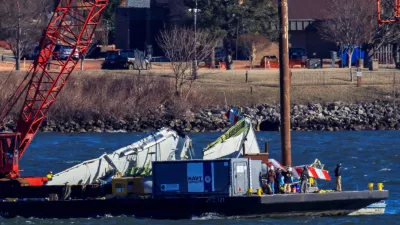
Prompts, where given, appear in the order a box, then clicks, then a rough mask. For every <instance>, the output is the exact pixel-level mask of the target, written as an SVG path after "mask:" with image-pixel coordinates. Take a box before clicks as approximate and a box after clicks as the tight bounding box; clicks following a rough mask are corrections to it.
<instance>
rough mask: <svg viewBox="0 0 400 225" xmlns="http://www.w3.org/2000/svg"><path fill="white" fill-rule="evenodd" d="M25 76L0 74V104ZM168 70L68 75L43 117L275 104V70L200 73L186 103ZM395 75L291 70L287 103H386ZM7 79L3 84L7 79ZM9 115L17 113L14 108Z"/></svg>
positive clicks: (179, 113)
mask: <svg viewBox="0 0 400 225" xmlns="http://www.w3.org/2000/svg"><path fill="white" fill-rule="evenodd" d="M24 74H25V72H13V73H10V72H9V71H2V72H0V105H1V106H3V105H4V103H5V100H6V98H7V97H8V96H10V95H11V94H12V93H13V92H14V90H15V89H16V87H17V85H18V82H19V80H20V79H21V78H22V77H23V75H24ZM169 74H170V72H169V71H162V70H160V71H152V72H150V73H146V72H142V74H140V75H139V74H138V72H137V71H94V70H92V71H77V72H75V73H73V74H72V77H71V78H70V80H69V81H68V83H67V85H66V86H65V87H64V89H63V90H62V92H61V94H60V96H59V99H58V100H57V101H56V103H55V104H54V105H53V107H52V109H51V111H50V113H49V117H50V118H58V119H70V118H78V119H96V118H104V117H113V118H119V119H123V118H124V119H134V118H140V117H147V116H150V115H152V116H153V117H154V118H157V117H159V116H161V115H164V114H165V112H167V114H169V115H171V116H173V117H181V118H182V117H190V116H191V115H190V114H189V113H188V110H189V109H192V110H193V109H198V108H202V107H208V106H225V105H228V106H229V105H253V104H259V103H269V104H276V103H279V87H278V84H279V79H278V73H277V71H261V70H259V71H257V70H254V71H250V72H249V82H248V83H245V71H211V72H210V71H201V72H200V76H199V79H198V80H197V81H196V82H195V84H194V87H193V88H192V90H191V92H190V95H189V97H188V98H187V100H185V99H181V98H177V97H176V96H174V94H173V93H174V92H173V77H172V75H169ZM395 74H396V73H395V71H386V72H384V71H382V72H380V73H365V75H364V76H363V82H364V83H365V85H363V86H362V87H357V86H356V82H353V83H351V82H350V81H348V80H349V75H348V72H347V70H335V71H331V72H329V70H325V71H323V70H296V71H295V70H294V72H293V78H292V89H291V91H292V94H291V100H292V103H293V104H305V103H324V102H333V101H338V100H341V101H345V102H358V101H373V100H377V99H387V98H389V97H390V96H393V90H394V88H395V89H396V90H397V93H399V92H400V89H399V87H400V85H399V83H400V74H399V76H398V77H399V78H397V84H396V86H395V87H394V86H393V76H394V75H395ZM7 78H8V79H7ZM14 110H15V111H13V114H14V115H15V114H16V112H18V111H19V110H20V106H17V107H16V108H15V109H14Z"/></svg>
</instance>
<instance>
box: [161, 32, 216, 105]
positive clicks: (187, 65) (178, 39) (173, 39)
mask: <svg viewBox="0 0 400 225" xmlns="http://www.w3.org/2000/svg"><path fill="white" fill-rule="evenodd" d="M196 36H197V37H196V43H194V31H193V30H192V29H187V28H179V27H174V28H171V29H166V30H164V31H161V33H160V35H159V36H158V38H157V42H158V44H159V45H160V47H161V49H162V50H163V51H164V53H165V56H166V57H167V58H168V59H169V60H170V61H171V65H172V69H173V73H174V76H175V93H176V95H177V96H180V97H185V98H187V97H188V96H189V93H190V89H191V85H192V83H193V81H194V80H195V77H194V74H193V73H188V70H190V69H191V68H192V63H193V60H194V58H195V54H196V59H197V60H199V61H203V60H205V59H207V58H208V57H210V54H211V52H212V48H213V47H214V46H215V45H216V44H215V43H216V39H215V37H214V36H213V35H211V34H210V33H208V32H206V31H204V30H197V32H196ZM195 45H196V46H195ZM196 50H197V51H196ZM185 85H188V86H187V90H186V92H185V93H183V92H184V88H185Z"/></svg>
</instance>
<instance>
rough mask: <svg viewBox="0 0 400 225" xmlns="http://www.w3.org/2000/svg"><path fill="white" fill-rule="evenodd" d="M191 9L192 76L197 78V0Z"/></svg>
mask: <svg viewBox="0 0 400 225" xmlns="http://www.w3.org/2000/svg"><path fill="white" fill-rule="evenodd" d="M189 11H193V16H194V60H193V61H194V65H193V78H194V79H196V78H197V12H199V11H200V10H199V9H198V8H197V0H195V8H194V9H189Z"/></svg>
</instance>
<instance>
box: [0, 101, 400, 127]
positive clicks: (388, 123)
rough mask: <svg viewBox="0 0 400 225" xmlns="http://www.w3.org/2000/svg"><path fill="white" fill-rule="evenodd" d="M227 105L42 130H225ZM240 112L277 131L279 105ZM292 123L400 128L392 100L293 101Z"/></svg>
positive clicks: (73, 122)
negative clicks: (184, 114) (187, 114)
mask: <svg viewBox="0 0 400 225" xmlns="http://www.w3.org/2000/svg"><path fill="white" fill-rule="evenodd" d="M228 109H229V108H220V107H215V108H210V109H203V110H199V111H198V112H192V113H191V114H192V115H191V117H192V119H190V120H184V119H175V118H173V117H172V116H171V115H168V114H164V115H163V116H160V117H158V118H155V116H153V117H154V118H151V117H149V118H137V119H132V120H129V121H128V120H117V119H113V118H109V119H103V120H84V119H73V120H68V121H62V120H60V121H56V120H52V119H48V120H46V121H44V122H43V124H42V126H41V128H40V131H41V132H63V133H86V132H94V133H99V132H143V131H150V130H154V129H157V128H161V127H171V128H173V129H175V130H179V131H183V132H211V131H219V132H221V131H224V130H226V129H227V128H229V126H230V123H229V122H228V120H227V118H226V117H225V115H224V114H225V112H226V111H227V110H228ZM242 110H243V112H244V113H245V114H246V115H248V116H249V117H250V118H251V120H252V121H253V124H254V127H255V128H257V129H259V130H261V131H278V130H279V124H280V109H279V105H269V104H262V105H257V106H254V107H242ZM291 127H292V130H296V131H344V130H400V107H399V106H395V105H394V103H393V102H383V101H376V102H362V103H356V104H354V103H344V102H334V103H328V104H308V105H293V106H292V110H291ZM14 129H15V122H14V121H7V122H6V123H5V125H4V126H3V127H0V131H11V130H14Z"/></svg>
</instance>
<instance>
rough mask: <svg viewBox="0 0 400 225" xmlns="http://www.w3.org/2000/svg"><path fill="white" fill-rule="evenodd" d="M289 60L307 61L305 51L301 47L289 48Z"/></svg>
mask: <svg viewBox="0 0 400 225" xmlns="http://www.w3.org/2000/svg"><path fill="white" fill-rule="evenodd" d="M289 58H290V59H307V52H306V49H305V48H303V47H290V48H289Z"/></svg>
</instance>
